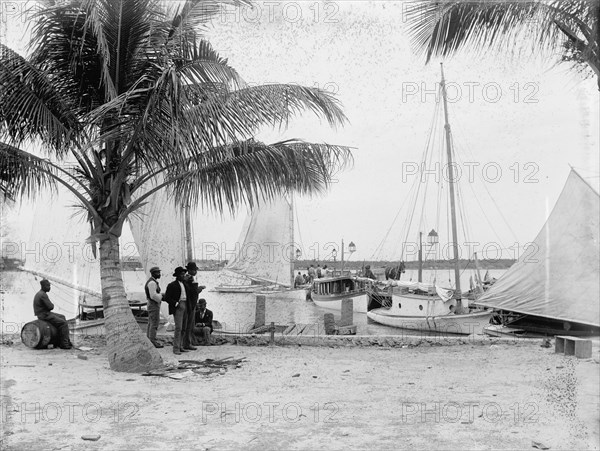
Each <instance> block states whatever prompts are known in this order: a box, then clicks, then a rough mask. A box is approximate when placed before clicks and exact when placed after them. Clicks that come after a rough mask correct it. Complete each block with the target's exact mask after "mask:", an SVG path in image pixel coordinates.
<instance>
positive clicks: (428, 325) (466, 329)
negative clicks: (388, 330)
mask: <svg viewBox="0 0 600 451" xmlns="http://www.w3.org/2000/svg"><path fill="white" fill-rule="evenodd" d="M492 314H493V311H492V310H482V311H476V312H472V313H465V314H461V315H456V314H454V313H450V314H446V315H439V316H429V317H427V316H415V315H410V316H409V315H396V314H394V313H391V312H390V309H387V308H379V309H374V310H371V311H370V312H368V313H367V317H368V318H370V319H371V320H373V321H375V322H376V323H379V324H383V325H384V326H391V327H398V328H400V329H408V330H418V331H434V332H440V333H449V334H459V335H471V334H473V333H475V334H480V333H482V332H483V329H484V327H486V326H488V325H489V322H490V318H491V317H492Z"/></svg>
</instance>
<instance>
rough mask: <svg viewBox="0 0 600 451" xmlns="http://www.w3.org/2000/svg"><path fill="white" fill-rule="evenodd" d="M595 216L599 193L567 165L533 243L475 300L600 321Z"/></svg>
mask: <svg viewBox="0 0 600 451" xmlns="http://www.w3.org/2000/svg"><path fill="white" fill-rule="evenodd" d="M599 216H600V196H599V195H598V193H597V192H596V191H595V190H594V189H593V188H592V187H591V186H590V185H589V184H588V183H587V182H586V181H585V180H584V179H583V178H582V177H581V176H580V175H579V174H577V172H575V171H574V170H571V173H570V174H569V177H568V178H567V182H566V184H565V186H564V188H563V190H562V192H561V194H560V196H559V198H558V200H557V202H556V205H555V206H554V209H553V210H552V213H551V214H550V216H549V217H548V219H547V221H546V224H545V225H544V227H543V228H542V230H541V231H540V233H539V234H538V236H537V237H536V238H535V241H534V245H533V246H531V247H530V248H528V249H526V250H525V252H524V254H523V255H522V256H521V258H519V260H518V261H517V262H516V263H515V264H514V265H513V266H512V267H511V268H510V269H509V270H508V271H507V272H506V273H505V274H504V275H503V276H502V277H501V278H500V279H499V280H498V281H497V282H496V283H495V284H494V285H493V286H492V287H491V288H490V289H489V290H488V291H487V292H486V293H485V294H484V295H483V296H482V297H481V298H480V299H479V300H478V301H477V304H480V305H484V306H488V307H494V308H497V309H502V310H509V311H513V312H518V313H523V314H528V315H534V316H540V317H545V318H553V319H559V320H563V321H572V322H576V323H581V324H589V325H593V326H600V300H599V296H600V262H599V259H598V255H599V254H600V245H599V241H598V234H599V233H598V230H599V229H598V227H599Z"/></svg>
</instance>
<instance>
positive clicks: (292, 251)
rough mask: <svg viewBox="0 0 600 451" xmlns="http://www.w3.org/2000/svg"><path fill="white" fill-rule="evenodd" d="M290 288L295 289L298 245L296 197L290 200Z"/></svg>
mask: <svg viewBox="0 0 600 451" xmlns="http://www.w3.org/2000/svg"><path fill="white" fill-rule="evenodd" d="M290 237H291V240H290V241H291V244H290V288H294V279H295V278H294V262H295V260H294V259H295V257H296V245H295V244H294V195H293V194H292V196H291V198H290Z"/></svg>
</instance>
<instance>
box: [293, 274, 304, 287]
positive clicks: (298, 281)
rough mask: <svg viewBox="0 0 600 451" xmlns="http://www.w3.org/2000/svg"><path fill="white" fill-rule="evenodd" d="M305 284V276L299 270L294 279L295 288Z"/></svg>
mask: <svg viewBox="0 0 600 451" xmlns="http://www.w3.org/2000/svg"><path fill="white" fill-rule="evenodd" d="M302 285H304V277H302V273H301V272H300V271H298V275H297V276H296V278H295V279H294V288H298V287H301V286H302Z"/></svg>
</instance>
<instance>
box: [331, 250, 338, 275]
mask: <svg viewBox="0 0 600 451" xmlns="http://www.w3.org/2000/svg"><path fill="white" fill-rule="evenodd" d="M331 256H332V257H333V268H332V269H331V270H332V274H333V275H334V276H335V260H336V258H337V250H336V249H334V250H332V251H331Z"/></svg>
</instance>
